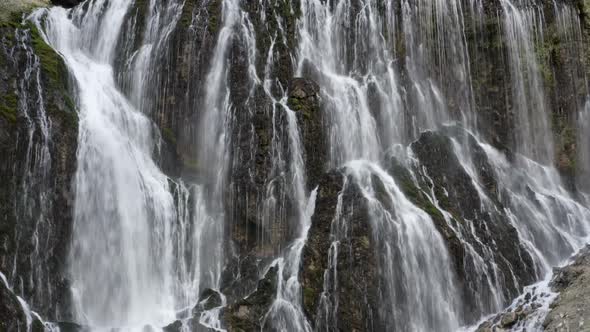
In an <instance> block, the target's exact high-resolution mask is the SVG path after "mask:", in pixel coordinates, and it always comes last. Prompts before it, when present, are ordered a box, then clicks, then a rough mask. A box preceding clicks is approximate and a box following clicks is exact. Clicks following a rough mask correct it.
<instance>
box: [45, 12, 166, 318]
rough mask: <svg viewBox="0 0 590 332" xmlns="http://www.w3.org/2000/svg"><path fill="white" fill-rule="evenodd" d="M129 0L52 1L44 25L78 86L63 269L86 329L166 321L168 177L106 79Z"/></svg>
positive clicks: (141, 121) (143, 123)
mask: <svg viewBox="0 0 590 332" xmlns="http://www.w3.org/2000/svg"><path fill="white" fill-rule="evenodd" d="M130 4H131V1H116V2H112V1H110V2H109V1H93V2H91V3H90V4H89V5H88V8H87V9H86V8H81V7H78V8H76V9H74V10H73V11H71V12H67V11H66V10H64V9H59V8H56V9H52V10H50V11H49V12H48V13H47V16H46V17H45V25H44V27H45V31H46V37H47V40H48V41H49V42H50V43H51V44H52V45H53V46H54V47H55V48H56V49H57V50H58V51H59V52H60V53H61V54H62V55H63V56H64V59H65V61H66V64H67V66H68V68H69V69H70V72H71V73H72V75H73V77H74V79H75V81H76V83H77V85H78V91H79V92H80V93H79V95H78V103H79V108H80V132H79V148H78V170H77V174H76V178H75V180H76V187H75V193H76V198H75V211H74V218H75V221H74V235H73V238H74V243H73V248H72V255H71V260H70V274H71V278H72V281H73V288H74V290H75V292H76V294H77V298H78V299H79V301H80V302H79V303H78V308H77V311H78V312H77V315H78V319H79V320H80V321H81V322H87V323H88V324H89V325H91V326H104V327H108V326H131V325H141V324H148V323H152V324H160V325H163V324H165V323H168V322H170V321H172V320H174V318H175V316H174V309H175V307H174V305H175V303H174V299H173V297H172V294H173V293H172V287H173V283H174V281H173V280H174V275H173V271H172V268H173V267H172V266H171V264H172V260H173V257H172V247H171V245H172V243H171V237H172V234H171V233H172V229H171V228H172V225H173V223H174V220H175V218H176V213H175V209H174V205H173V199H172V195H171V194H170V191H169V184H168V179H167V177H166V176H165V175H164V174H162V173H161V172H160V171H159V169H158V167H157V166H156V165H155V164H154V162H153V161H152V159H151V153H152V148H153V145H154V142H153V126H152V124H151V122H150V121H149V120H148V119H147V118H146V117H145V116H144V115H142V114H141V113H140V112H139V111H138V110H137V109H136V108H135V107H134V106H133V105H132V104H131V103H130V102H129V101H128V100H127V98H125V97H124V96H123V95H122V93H121V92H120V91H119V90H118V88H117V85H116V84H115V81H114V73H113V67H112V64H113V61H114V57H115V54H116V46H117V37H118V36H119V30H120V28H121V25H122V22H123V20H124V18H125V15H126V12H127V10H128V9H129V6H130ZM38 24H39V25H40V27H41V23H38Z"/></svg>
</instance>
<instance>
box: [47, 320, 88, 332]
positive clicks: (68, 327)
mask: <svg viewBox="0 0 590 332" xmlns="http://www.w3.org/2000/svg"><path fill="white" fill-rule="evenodd" d="M54 325H56V326H57V327H59V331H60V332H90V331H91V330H92V329H91V328H90V327H87V326H83V325H80V324H76V323H71V322H58V323H54Z"/></svg>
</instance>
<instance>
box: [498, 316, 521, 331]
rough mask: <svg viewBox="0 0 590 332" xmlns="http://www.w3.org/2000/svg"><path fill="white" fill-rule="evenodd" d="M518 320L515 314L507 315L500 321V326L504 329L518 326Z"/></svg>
mask: <svg viewBox="0 0 590 332" xmlns="http://www.w3.org/2000/svg"><path fill="white" fill-rule="evenodd" d="M517 320H518V316H517V314H516V313H515V312H509V313H506V314H505V315H503V316H502V318H501V319H500V326H502V327H504V328H507V327H511V326H512V325H514V324H516V321H517Z"/></svg>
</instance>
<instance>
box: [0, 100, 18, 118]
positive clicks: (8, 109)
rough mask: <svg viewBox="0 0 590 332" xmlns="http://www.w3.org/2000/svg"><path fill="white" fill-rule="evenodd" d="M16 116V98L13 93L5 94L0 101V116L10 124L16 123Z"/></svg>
mask: <svg viewBox="0 0 590 332" xmlns="http://www.w3.org/2000/svg"><path fill="white" fill-rule="evenodd" d="M17 114H18V96H17V95H16V94H15V93H7V94H6V95H4V96H2V98H1V99H0V115H2V117H3V118H5V119H6V120H8V121H9V122H11V123H15V122H16V117H17Z"/></svg>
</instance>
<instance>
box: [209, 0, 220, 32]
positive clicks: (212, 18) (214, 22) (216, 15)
mask: <svg viewBox="0 0 590 332" xmlns="http://www.w3.org/2000/svg"><path fill="white" fill-rule="evenodd" d="M207 12H208V13H209V23H208V26H207V27H208V29H209V33H210V34H212V35H216V34H217V31H218V30H219V23H220V20H221V14H222V13H221V1H220V0H211V2H209V5H208V6H207Z"/></svg>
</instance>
